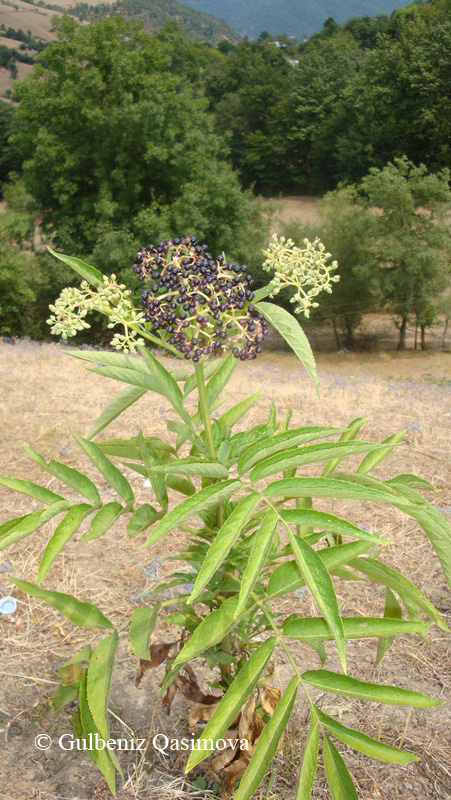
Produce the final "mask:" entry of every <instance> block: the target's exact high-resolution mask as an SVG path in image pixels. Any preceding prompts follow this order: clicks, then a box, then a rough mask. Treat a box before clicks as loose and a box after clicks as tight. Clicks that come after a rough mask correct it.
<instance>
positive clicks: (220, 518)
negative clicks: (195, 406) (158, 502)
mask: <svg viewBox="0 0 451 800" xmlns="http://www.w3.org/2000/svg"><path fill="white" fill-rule="evenodd" d="M194 369H195V372H196V378H197V390H198V392H199V411H200V414H201V417H202V422H203V423H204V430H205V438H206V440H207V447H208V454H209V456H210V458H212V459H214V460H216V451H215V443H214V441H213V433H212V431H211V422H210V414H209V411H208V402H207V392H206V389H205V377H204V367H203V364H202V362H199V363H197V364H195V365H194ZM217 523H218V528H222V525H223V523H224V507H223V505H222V503H219V505H218V512H217Z"/></svg>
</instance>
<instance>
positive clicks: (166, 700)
mask: <svg viewBox="0 0 451 800" xmlns="http://www.w3.org/2000/svg"><path fill="white" fill-rule="evenodd" d="M177 689H178V687H177V685H176V683H175V681H174V683H171V685H170V687H169V689H168V690H167V692H166V694H165V695H164V697H163V699H162V701H161V705H162V706H163V708H164V710H165V711H166V714H167V715H168V716H169V714H170V713H171V706H172V703H173V702H174V697H175V695H176V694H177Z"/></svg>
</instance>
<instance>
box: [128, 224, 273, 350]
mask: <svg viewBox="0 0 451 800" xmlns="http://www.w3.org/2000/svg"><path fill="white" fill-rule="evenodd" d="M133 269H134V271H135V273H136V274H137V275H138V276H139V279H140V280H142V281H145V282H146V283H149V284H150V288H149V289H143V291H142V293H141V298H142V305H143V308H144V315H145V318H146V320H148V321H149V322H152V325H153V329H154V330H155V331H164V332H165V333H167V334H168V335H169V337H168V341H169V343H170V344H172V345H174V347H175V348H176V349H177V350H178V351H179V352H180V353H182V354H183V355H184V356H185V358H187V359H192V360H193V361H194V362H197V361H199V358H200V357H201V356H202V355H213V354H218V353H220V352H222V351H223V350H227V349H231V350H232V353H233V354H234V356H235V357H236V358H239V359H241V361H246V360H253V359H254V358H256V357H257V354H258V353H261V352H262V342H263V339H264V337H265V335H266V334H267V332H268V323H267V322H266V320H265V319H264V317H263V314H260V313H259V312H258V311H257V309H256V308H255V306H254V305H253V304H252V301H253V299H254V293H253V291H252V287H253V285H254V280H253V278H252V275H250V274H249V272H248V269H247V267H246V266H238V265H237V264H226V263H224V257H223V256H217V257H216V259H213V258H212V257H211V254H210V253H209V252H208V246H207V245H206V244H198V242H197V239H196V238H195V237H194V236H184V237H182V238H181V239H178V238H174V239H170V240H168V241H167V242H160V243H159V244H158V245H153V244H149V245H148V246H147V247H142V248H141V250H140V252H139V253H137V254H136V257H135V263H134V265H133Z"/></svg>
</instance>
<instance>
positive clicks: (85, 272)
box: [47, 247, 104, 289]
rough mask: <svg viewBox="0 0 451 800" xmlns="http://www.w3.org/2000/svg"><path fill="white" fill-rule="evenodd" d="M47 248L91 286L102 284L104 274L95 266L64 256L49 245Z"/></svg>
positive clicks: (96, 286)
mask: <svg viewBox="0 0 451 800" xmlns="http://www.w3.org/2000/svg"><path fill="white" fill-rule="evenodd" d="M47 250H48V251H49V253H51V254H52V256H55V258H59V260H60V261H64V263H65V264H67V265H68V266H69V267H70V268H71V269H73V270H74V271H75V272H77V273H78V275H81V277H82V278H83V280H85V281H87V282H88V283H90V284H91V286H95V288H96V289H97V288H98V287H99V286H102V284H103V278H104V276H103V275H102V273H101V272H99V270H98V269H96V268H95V267H91V266H90V265H89V264H85V262H84V261H80V259H79V258H74V257H73V256H65V255H64V253H56V252H55V250H52V249H51V247H47Z"/></svg>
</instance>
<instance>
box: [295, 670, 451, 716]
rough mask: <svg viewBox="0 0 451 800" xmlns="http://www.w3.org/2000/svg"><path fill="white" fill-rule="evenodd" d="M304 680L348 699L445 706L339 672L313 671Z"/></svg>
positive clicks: (441, 703) (397, 704) (417, 705)
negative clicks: (356, 698)
mask: <svg viewBox="0 0 451 800" xmlns="http://www.w3.org/2000/svg"><path fill="white" fill-rule="evenodd" d="M302 680H304V681H307V683H310V684H311V685H312V686H315V687H316V688H317V689H321V690H322V691H323V692H332V694H343V695H345V696H346V697H358V698H360V700H366V701H368V702H372V703H388V704H391V705H394V706H413V707H414V708H432V706H441V705H443V701H442V700H436V699H435V698H434V697H427V695H425V694H420V693H419V692H411V691H410V690H409V689H399V688H398V687H397V686H381V685H378V684H376V683H367V682H366V681H360V680H357V678H350V677H349V676H348V675H342V674H341V673H339V672H329V670H327V669H312V670H308V671H307V672H304V673H303V674H302Z"/></svg>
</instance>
